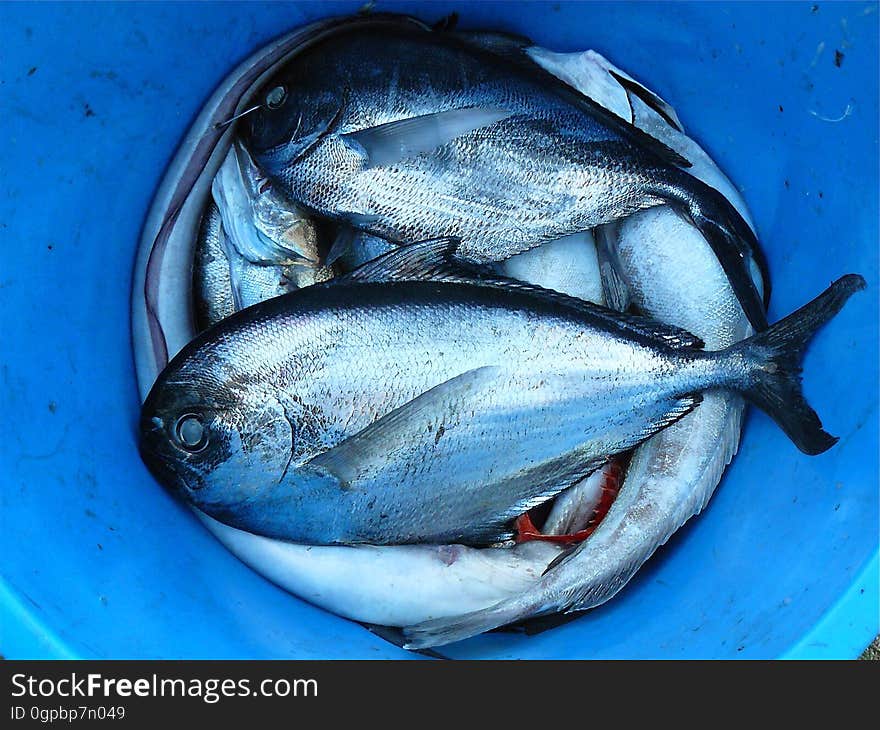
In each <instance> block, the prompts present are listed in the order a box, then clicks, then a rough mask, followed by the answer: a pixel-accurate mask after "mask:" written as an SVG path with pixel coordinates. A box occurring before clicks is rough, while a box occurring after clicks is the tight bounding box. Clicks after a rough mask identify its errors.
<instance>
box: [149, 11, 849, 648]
mask: <svg viewBox="0 0 880 730" xmlns="http://www.w3.org/2000/svg"><path fill="white" fill-rule="evenodd" d="M255 58H256V57H255ZM242 68H243V69H244V70H243V71H241V72H240V73H239V74H238V76H236V78H235V83H234V84H231V85H230V86H229V90H228V92H224V94H226V95H225V96H224V95H221V96H220V97H219V98H220V103H219V104H218V105H217V107H216V109H215V110H214V112H213V113H215V114H221V113H222V114H223V115H225V117H226V118H225V119H223V118H221V119H219V120H217V121H215V122H213V123H211V124H210V125H209V126H205V127H204V131H203V133H202V135H201V136H197V137H196V138H195V142H194V143H193V149H194V150H195V152H193V158H192V159H196V158H197V153H198V152H199V150H201V149H202V148H210V149H212V150H214V152H213V158H212V159H215V160H216V161H215V162H214V163H213V166H212V165H211V164H209V163H208V158H207V157H205V158H204V159H202V162H201V163H200V164H201V167H200V169H198V170H196V174H192V171H191V170H189V168H187V167H186V166H184V167H182V168H181V169H180V170H173V171H172V172H173V175H174V176H175V178H174V179H175V185H176V187H173V189H174V190H175V191H177V190H179V189H184V188H185V185H189V186H190V188H186V190H187V191H190V192H187V193H186V195H181V196H179V197H180V200H181V201H182V200H184V199H185V200H187V201H190V200H196V196H195V194H194V193H192V192H191V190H195V189H196V187H197V185H196V184H195V183H194V182H193V181H194V180H196V179H197V178H198V177H199V175H202V176H205V177H206V179H207V180H208V183H209V184H208V185H203V186H202V189H203V192H202V194H201V197H199V198H198V199H197V202H198V209H197V211H196V214H192V213H186V206H185V205H184V204H183V203H182V202H177V203H174V202H173V201H174V200H175V198H174V196H173V195H172V196H170V197H169V200H171V201H172V202H171V203H163V205H166V206H167V210H168V211H171V212H170V213H168V214H167V215H166V216H165V217H163V218H162V223H161V226H158V227H157V231H158V232H157V233H156V235H155V236H154V237H152V236H151V242H152V244H153V245H152V247H151V249H150V252H149V259H148V260H145V263H144V265H143V268H144V271H145V274H144V277H145V278H144V280H145V282H146V283H145V285H144V286H145V297H146V299H145V302H146V309H145V311H146V318H147V321H148V323H149V333H150V337H151V338H152V339H153V341H154V343H159V344H158V346H156V347H155V348H154V349H155V350H156V351H161V352H162V353H163V357H164V359H163V360H162V361H161V362H160V364H161V365H164V368H163V369H162V370H161V373H159V375H158V378H157V379H156V381H155V384H154V385H152V388H151V389H150V392H149V395H148V396H147V398H146V400H145V402H144V405H143V410H142V416H141V423H140V431H141V453H142V456H143V459H144V461H145V463H146V464H147V465H148V466H149V468H150V469H151V471H152V472H153V473H154V474H155V475H156V477H157V478H158V479H159V480H160V481H161V482H162V483H163V484H164V485H165V486H166V487H168V488H169V489H171V490H172V491H173V492H175V493H176V494H178V495H179V496H180V497H181V498H182V499H183V500H185V501H186V502H187V503H188V504H190V505H191V506H193V507H194V508H196V509H197V511H198V513H199V514H200V515H201V516H202V518H203V519H204V520H205V521H206V522H207V523H208V524H209V525H210V526H212V529H214V530H215V531H216V532H218V533H220V534H222V535H224V538H223V539H224V540H225V541H226V542H227V544H229V545H230V546H231V547H232V548H233V550H235V551H236V552H237V554H239V555H240V556H241V557H242V558H243V559H244V560H245V561H246V562H249V563H250V564H252V565H255V566H256V567H258V569H259V570H260V571H261V572H263V573H264V574H265V575H267V576H268V577H269V578H271V579H272V580H275V581H276V582H278V583H279V584H281V585H282V586H284V587H285V588H288V589H289V590H291V591H293V592H294V593H297V594H298V595H300V596H302V597H303V598H306V599H307V600H311V601H313V602H315V603H318V604H319V605H322V606H324V607H326V608H328V609H330V610H332V611H335V612H336V613H338V614H340V615H343V616H346V617H349V618H352V619H355V620H360V621H364V622H368V623H372V624H382V625H387V626H394V627H400V628H402V635H403V641H404V644H405V645H406V646H407V647H410V648H425V647H431V646H437V645H441V644H446V643H449V642H452V641H457V640H460V639H463V638H467V637H469V636H473V635H476V634H478V633H481V632H484V631H488V630H490V629H493V628H496V627H499V626H504V625H507V624H511V623H515V622H518V621H522V620H524V619H528V618H531V617H535V616H540V615H546V614H554V613H566V612H572V611H578V610H583V609H587V608H591V607H593V606H596V605H599V604H600V603H603V602H604V601H606V600H608V599H609V598H610V597H612V596H613V595H614V594H615V593H616V592H617V591H618V590H620V589H621V588H622V587H623V586H624V585H625V584H626V583H627V581H629V579H630V578H631V577H632V576H633V575H634V574H635V572H636V571H637V570H638V569H639V567H640V566H641V565H642V564H643V563H644V562H645V561H646V560H647V559H648V558H649V557H650V556H651V554H652V553H653V552H654V551H655V550H656V549H657V548H658V547H659V546H660V545H662V544H663V543H664V542H666V540H667V539H668V538H669V537H670V536H671V535H672V534H673V533H674V532H675V531H676V530H677V529H678V528H679V527H680V526H681V525H682V524H684V522H685V521H686V520H688V519H689V518H690V517H691V516H693V515H694V514H697V513H699V512H700V511H701V510H702V509H703V507H704V506H705V505H706V503H707V502H708V500H709V498H710V497H711V495H712V493H713V491H714V489H715V487H716V486H717V485H718V483H719V481H720V479H721V476H722V473H723V471H724V469H725V467H726V466H727V465H728V463H729V462H730V460H731V459H732V458H733V456H734V454H735V453H736V451H737V448H738V445H739V439H740V432H741V428H742V422H743V411H744V408H745V404H746V402H748V403H752V404H754V405H756V406H758V407H759V408H760V409H762V410H763V411H764V412H765V413H767V415H769V416H770V417H771V418H773V419H774V420H775V421H776V423H777V424H778V425H779V426H780V428H782V430H783V431H784V432H785V433H786V434H787V435H788V436H789V438H790V439H791V440H792V442H793V443H794V444H795V445H796V446H797V447H798V448H799V449H800V450H801V451H803V452H804V453H805V454H818V453H821V452H823V451H825V450H827V449H828V448H830V447H831V446H832V445H833V444H834V443H835V441H836V439H835V438H834V437H832V436H830V435H829V434H828V433H826V432H825V431H824V430H823V429H822V426H821V423H820V421H819V418H818V416H817V415H816V413H815V412H814V411H813V410H812V409H811V408H810V406H809V405H808V404H807V402H806V401H805V400H804V398H803V395H802V393H801V389H800V361H801V358H802V355H803V352H804V349H805V347H806V345H807V343H808V341H809V340H810V338H811V337H812V336H813V335H814V334H815V332H816V331H817V330H818V329H819V328H820V327H821V326H822V325H823V324H825V323H826V322H827V321H828V320H829V319H831V318H832V317H833V316H834V315H835V314H837V312H838V311H839V310H840V309H841V307H842V306H843V304H844V303H845V302H846V300H847V299H848V298H849V296H850V295H851V294H852V293H854V292H855V291H857V290H859V289H861V288H863V287H864V280H863V279H862V278H861V277H860V276H857V275H852V274H850V275H846V276H843V277H842V278H840V279H838V280H837V281H836V282H835V283H834V284H832V285H831V287H830V288H829V289H828V290H826V291H825V292H824V293H822V294H820V295H819V296H818V297H816V298H815V299H813V300H812V301H811V302H810V303H808V304H806V305H805V306H804V307H802V308H801V309H799V310H798V311H796V312H795V313H793V314H791V315H789V316H788V317H786V318H784V319H782V320H781V321H779V322H777V323H776V324H774V325H771V326H768V322H767V317H766V302H767V300H768V297H769V293H770V285H769V280H768V273H767V267H766V264H765V263H764V258H763V256H762V254H761V252H760V248H759V246H758V241H757V238H756V236H755V232H754V229H753V225H752V223H751V221H750V219H749V215H748V211H747V210H746V207H745V204H744V202H743V200H742V198H741V197H740V195H739V193H738V192H737V190H736V189H735V188H734V186H733V185H732V184H731V183H730V181H729V180H728V179H727V178H726V177H725V176H724V175H723V174H722V173H721V171H720V170H719V169H718V168H717V167H716V166H715V164H714V163H713V162H712V160H711V159H709V157H708V156H707V155H706V153H705V152H704V151H703V150H702V149H701V148H700V147H699V146H698V145H697V144H696V143H695V142H694V141H693V140H691V139H690V138H689V137H687V136H686V135H685V133H684V131H683V127H682V125H681V123H680V121H679V119H678V117H677V115H676V113H675V111H674V110H673V109H672V107H671V106H670V105H669V104H667V103H666V102H665V101H663V100H662V99H661V98H659V97H658V96H657V95H656V94H654V93H653V92H651V91H649V90H648V89H646V88H645V87H644V86H642V85H641V84H639V83H638V82H637V81H635V80H634V79H633V78H632V77H630V76H629V75H627V74H626V73H624V72H623V71H621V70H619V69H617V68H616V67H614V66H613V65H611V64H610V63H609V62H608V61H606V60H605V59H604V58H602V57H601V56H600V55H598V54H596V53H594V52H592V51H587V52H585V53H573V54H558V53H553V52H550V51H547V50H544V49H541V48H539V47H536V46H534V45H533V44H532V43H531V42H530V41H529V40H528V39H525V38H521V37H515V36H510V35H506V34H500V33H486V32H463V31H457V30H455V29H454V27H452V24H450V23H446V24H443V25H442V26H441V27H429V26H426V25H424V24H422V23H421V22H419V21H417V20H415V19H413V18H409V17H404V16H396V15H372V16H370V15H368V16H358V17H354V18H345V19H337V20H334V21H325V22H323V23H319V24H315V25H314V26H310V27H309V28H307V29H304V30H302V31H300V32H298V34H297V33H295V34H292V35H291V36H289V37H286V39H282V41H279V42H278V43H277V44H275V45H274V46H273V47H271V48H270V49H267V50H266V52H265V53H264V54H263V55H262V56H261V57H260V58H259V59H258V60H257V61H253V62H252V63H251V65H249V66H244V67H242ZM242 89H246V92H245V91H242ZM230 100H231V101H230ZM221 135H222V136H221ZM199 159H201V158H199ZM186 181H189V182H186ZM174 195H177V193H176V192H175V194H174ZM187 196H188V197H187ZM175 206H176V207H175ZM187 216H189V217H190V218H192V220H193V221H194V222H195V223H194V224H193V225H192V226H191V228H190V229H187V230H188V233H187V237H188V238H187V240H188V241H189V242H190V243H189V244H187V245H189V246H190V248H189V249H186V250H188V251H189V252H190V258H189V261H188V266H187V268H186V271H178V272H177V275H176V279H175V280H176V281H181V280H183V278H186V279H188V278H189V276H190V272H191V275H192V278H191V287H189V286H188V287H186V290H187V292H188V293H190V294H191V311H192V315H191V319H187V321H186V322H184V321H183V319H184V318H183V317H178V321H177V322H176V323H175V324H174V325H173V326H169V325H168V324H167V322H168V321H169V320H171V319H173V318H172V317H169V316H168V315H167V313H165V314H164V315H163V313H162V311H161V310H162V307H161V306H160V305H159V304H157V300H156V295H155V289H154V288H151V287H154V284H155V280H156V275H155V272H156V271H160V270H161V267H162V266H163V263H162V261H163V259H162V256H163V255H165V249H167V247H168V245H169V244H168V241H169V240H171V237H172V236H173V235H176V234H174V231H175V229H174V226H175V225H178V224H179V221H180V220H181V219H182V218H186V217H187ZM163 236H164V238H163ZM160 244H161V245H160ZM163 246H164V247H165V249H163V248H162V247H163ZM157 252H162V253H161V255H160V253H157ZM151 292H152V294H151ZM151 296H152V298H151ZM163 316H164V318H165V324H164V325H162V324H157V323H160V321H161V320H162V317H163ZM190 322H191V323H192V325H190ZM188 326H192V328H193V330H194V331H193V334H194V335H195V333H196V332H197V333H198V334H197V335H195V336H194V337H193V338H192V339H191V341H189V342H188V343H187V344H185V346H183V347H182V349H180V351H179V352H177V354H176V355H174V356H173V357H171V358H168V355H169V354H172V353H170V352H169V349H171V350H173V349H174V348H171V347H170V346H169V332H170V331H171V330H172V329H174V328H177V329H178V330H179V331H185V330H186V327H188ZM169 359H170V361H169V362H167V365H166V364H165V360H169Z"/></svg>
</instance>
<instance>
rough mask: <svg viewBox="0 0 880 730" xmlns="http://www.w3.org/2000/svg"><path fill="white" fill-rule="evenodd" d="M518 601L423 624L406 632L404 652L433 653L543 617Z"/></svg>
mask: <svg viewBox="0 0 880 730" xmlns="http://www.w3.org/2000/svg"><path fill="white" fill-rule="evenodd" d="M540 613H541V612H540V611H537V612H536V611H534V610H533V609H532V608H531V607H528V606H520V605H518V603H517V602H516V601H501V602H500V603H498V604H496V605H495V606H491V607H489V608H484V609H481V610H479V611H472V612H470V613H465V614H461V615H459V616H450V617H447V618H438V619H432V620H430V621H423V622H422V623H420V624H415V625H414V626H407V627H406V628H404V629H403V639H404V643H403V648H404V649H429V648H431V647H434V646H444V645H445V644H452V643H453V642H455V641H463V640H464V639H469V638H470V637H472V636H477V635H478V634H483V633H485V632H486V631H491V630H492V629H497V628H498V627H499V626H506V625H507V624H512V623H515V622H517V621H521V620H523V619H525V618H529V617H531V616H536V615H538V614H540Z"/></svg>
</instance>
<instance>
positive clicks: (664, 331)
mask: <svg viewBox="0 0 880 730" xmlns="http://www.w3.org/2000/svg"><path fill="white" fill-rule="evenodd" d="M459 243H460V242H459V240H458V239H457V238H449V237H447V238H434V239H430V240H427V241H420V242H419V243H414V244H411V245H409V246H401V247H400V248H396V249H394V250H393V251H389V252H388V253H386V254H384V255H382V256H380V257H379V258H377V259H374V260H373V261H369V262H367V263H366V264H364V265H363V266H361V267H359V268H357V269H355V270H354V271H352V272H351V273H350V274H346V275H345V276H342V277H340V278H338V279H336V280H335V281H336V282H338V283H345V282H353V283H360V284H365V283H385V282H393V281H435V282H444V283H458V284H474V285H479V286H489V287H494V288H497V289H501V290H504V291H519V292H525V293H527V294H530V295H532V296H536V297H539V298H541V299H544V300H545V301H550V302H553V303H555V304H558V305H561V306H564V307H568V308H571V309H576V310H577V311H578V312H581V313H584V314H588V315H589V316H591V317H593V318H594V319H597V320H599V321H600V322H601V323H603V324H605V325H610V326H612V327H614V328H617V329H621V330H624V331H625V332H628V333H629V334H632V335H636V336H640V337H647V338H650V339H653V340H658V339H659V340H661V341H662V342H664V343H665V344H666V345H667V346H668V347H672V348H676V349H677V348H683V347H687V348H697V349H702V347H703V341H702V340H701V339H700V338H699V337H697V336H696V335H692V334H691V333H690V332H687V331H686V330H683V329H681V328H679V327H673V326H672V325H668V324H664V323H662V322H657V321H655V320H653V319H648V318H646V317H640V316H638V315H634V314H621V313H619V312H614V311H612V310H610V309H607V308H605V307H600V306H599V305H597V304H593V303H591V302H586V301H584V300H582V299H577V298H576V297H571V296H568V295H567V294H561V293H560V292H556V291H551V290H550V289H544V288H542V287H539V286H535V285H533V284H526V283H524V282H521V281H518V280H517V279H510V278H508V277H505V276H502V275H501V274H498V273H497V272H496V271H494V270H493V269H491V268H489V267H487V266H483V265H479V264H474V263H472V262H470V261H467V260H464V259H462V258H460V257H458V256H456V255H455V254H456V251H457V250H458V246H459Z"/></svg>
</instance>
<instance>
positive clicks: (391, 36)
mask: <svg viewBox="0 0 880 730" xmlns="http://www.w3.org/2000/svg"><path fill="white" fill-rule="evenodd" d="M263 100H264V101H263V104H262V106H261V108H260V109H259V110H258V111H256V112H255V113H254V114H251V115H249V116H248V117H247V118H246V120H244V123H245V127H246V143H247V144H248V146H249V148H250V149H251V150H252V151H253V153H254V155H255V158H256V160H257V162H258V164H259V165H260V166H261V167H262V168H264V169H265V170H266V171H267V172H268V173H269V174H270V175H272V176H273V177H274V178H275V179H277V180H278V181H279V183H280V184H281V185H282V187H283V189H284V191H285V192H286V193H287V194H288V195H289V196H290V197H291V198H293V199H295V200H298V201H301V202H302V203H303V204H305V205H307V206H308V207H309V208H311V209H313V210H315V211H318V212H319V213H321V214H322V215H325V216H328V217H331V218H334V219H337V220H343V221H345V222H347V223H349V224H352V225H354V226H355V227H358V228H361V229H363V230H366V231H368V232H370V233H374V234H377V235H380V236H382V237H384V238H387V239H390V240H392V241H399V242H403V243H412V242H415V241H420V240H425V239H428V238H431V237H435V236H449V237H456V238H458V239H460V240H461V247H460V254H461V255H462V256H464V257H467V258H470V259H472V260H474V261H480V262H485V261H497V260H501V259H504V258H508V257H509V256H511V255H513V254H516V253H518V252H520V251H523V250H526V249H529V248H532V247H534V246H536V245H538V244H540V243H542V242H545V241H549V240H553V239H556V238H559V237H561V236H564V235H567V234H570V233H574V232H578V231H583V230H587V229H589V228H592V227H593V226H596V225H599V224H602V223H607V222H610V221H613V220H617V219H619V218H622V217H625V216H627V215H629V214H632V213H634V212H636V211H638V210H641V209H644V208H647V207H652V206H655V205H658V204H661V203H668V204H670V205H672V206H673V207H675V208H676V209H677V210H678V211H680V212H681V213H683V214H685V215H687V216H688V217H689V218H690V219H692V220H693V221H694V223H695V224H696V225H697V226H698V228H699V229H700V231H701V232H702V233H703V234H704V235H705V236H706V238H707V240H708V241H709V243H710V245H711V246H712V248H713V250H714V252H715V254H716V255H717V256H718V258H719V261H720V262H721V264H722V265H723V266H724V268H725V271H727V273H728V275H729V277H730V279H731V282H732V283H733V286H734V290H735V291H736V292H737V295H738V297H739V298H740V300H741V301H742V304H743V307H744V309H745V310H746V312H747V313H748V316H749V318H750V320H751V321H752V322H753V323H754V324H755V326H756V327H757V328H759V329H761V328H763V327H765V326H766V316H765V314H764V310H763V306H762V303H761V298H760V296H759V295H758V293H757V291H756V290H755V288H754V286H753V284H752V280H751V278H750V277H749V276H748V272H747V270H746V267H745V264H744V259H745V257H747V256H748V255H749V254H750V252H751V251H752V250H753V249H755V248H756V247H757V242H756V239H755V236H754V233H753V232H752V230H751V229H750V228H749V227H748V226H747V225H746V224H745V222H744V221H743V220H742V218H741V217H740V216H739V214H738V213H737V212H736V211H735V210H734V209H733V208H732V206H731V205H730V204H729V203H728V201H727V200H726V199H725V198H724V197H723V196H722V195H720V194H719V193H718V192H717V191H716V190H714V189H713V188H711V187H709V186H707V185H705V184H704V183H702V182H701V181H699V180H698V179H696V178H694V177H693V176H691V175H690V174H688V173H687V172H685V171H684V170H682V169H681V167H682V166H686V165H688V164H689V163H688V161H687V160H686V159H684V158H682V157H681V156H680V155H679V154H678V153H676V152H673V151H672V150H671V149H669V148H668V147H667V146H666V145H664V144H663V143H661V142H658V141H657V140H655V139H654V138H652V137H651V136H649V135H647V134H645V133H643V132H642V131H640V130H639V129H638V128H637V127H635V126H633V125H632V124H628V123H626V122H625V121H623V120H621V119H620V118H619V117H617V116H615V115H614V114H611V113H609V112H608V111H607V110H605V109H603V108H602V107H601V106H600V105H598V104H596V103H595V102H593V101H592V100H590V99H589V98H587V97H584V96H583V95H582V94H579V93H577V92H576V91H575V90H574V89H572V88H571V87H570V86H568V85H567V84H564V83H563V82H561V81H559V80H558V79H557V78H556V77H554V76H553V75H551V74H550V73H548V72H547V71H545V70H544V69H542V68H541V67H540V66H539V65H538V64H537V63H535V62H534V61H533V60H532V59H531V58H529V57H528V55H526V53H525V52H522V53H520V54H519V56H518V57H516V58H514V57H511V56H508V57H502V56H501V55H499V54H498V53H497V52H496V49H495V47H494V46H493V47H491V48H487V47H485V46H484V42H483V41H482V40H479V39H477V40H474V39H467V38H462V37H461V36H458V35H455V34H450V33H440V32H431V31H425V30H421V29H419V28H417V27H414V26H413V25H412V24H411V23H405V22H401V21H397V20H394V19H389V18H387V17H386V18H382V19H365V20H364V21H363V23H361V24H360V25H348V26H346V27H345V28H343V29H340V30H339V31H338V32H337V33H336V34H330V35H328V36H327V37H325V39H324V40H322V41H321V42H319V43H316V44H315V45H314V46H312V47H310V48H308V49H306V50H304V51H303V52H302V53H301V54H299V55H298V56H296V57H295V58H294V59H293V60H292V61H291V62H290V63H289V64H288V65H287V66H285V67H284V68H283V69H282V70H281V71H279V73H278V74H276V76H275V77H273V78H272V79H271V80H270V81H269V82H267V84H266V86H265V88H264V90H263Z"/></svg>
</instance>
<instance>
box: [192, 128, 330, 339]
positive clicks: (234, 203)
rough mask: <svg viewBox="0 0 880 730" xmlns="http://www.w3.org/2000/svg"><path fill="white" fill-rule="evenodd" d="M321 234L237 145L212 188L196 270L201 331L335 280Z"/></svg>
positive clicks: (199, 243) (202, 226)
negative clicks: (240, 312) (260, 305)
mask: <svg viewBox="0 0 880 730" xmlns="http://www.w3.org/2000/svg"><path fill="white" fill-rule="evenodd" d="M333 274H334V272H333V270H332V269H331V268H330V267H328V266H325V265H323V264H322V263H321V262H320V254H319V251H318V241H317V233H316V230H315V226H314V224H313V223H312V221H311V219H310V218H309V216H308V215H307V214H306V213H305V211H303V210H301V209H300V208H299V207H298V206H297V205H295V204H294V203H292V202H291V201H289V200H287V198H285V197H284V196H283V195H282V194H281V193H279V192H278V190H277V187H276V186H275V185H274V184H273V183H272V182H271V181H270V180H268V179H267V178H266V177H265V176H264V175H263V174H262V173H261V172H260V170H259V169H258V168H257V167H256V165H255V164H254V163H253V160H251V158H250V155H249V154H248V153H247V151H246V150H245V149H244V148H243V147H241V145H239V144H238V143H233V145H232V146H231V148H230V150H229V153H228V154H227V155H226V158H225V159H224V161H223V164H222V165H221V166H220V169H219V170H218V172H217V174H216V176H215V177H214V181H213V184H212V197H211V198H210V199H209V200H208V202H207V204H206V207H205V211H204V213H203V215H202V222H201V225H200V228H199V234H198V240H197V243H196V250H195V256H194V262H193V297H194V309H195V315H196V323H197V326H198V328H199V330H200V331H201V330H203V329H205V328H206V327H208V326H210V325H213V324H216V323H217V322H219V321H220V320H221V319H224V318H226V317H228V316H230V315H231V314H232V313H233V312H237V311H238V310H240V309H244V308H245V307H249V306H251V305H252V304H256V303H258V302H262V301H265V300H266V299H271V298H272V297H278V296H282V295H283V294H287V293H288V292H291V291H294V290H296V289H300V288H302V287H304V286H309V285H310V284H314V283H315V282H317V281H327V280H328V279H330V278H332V276H333Z"/></svg>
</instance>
